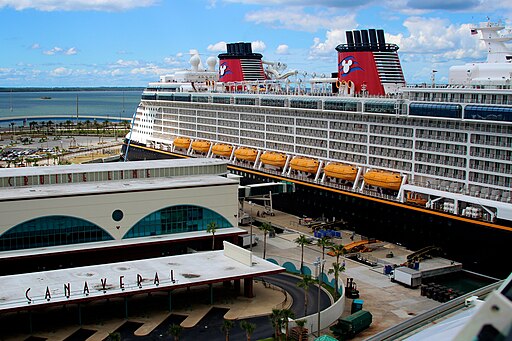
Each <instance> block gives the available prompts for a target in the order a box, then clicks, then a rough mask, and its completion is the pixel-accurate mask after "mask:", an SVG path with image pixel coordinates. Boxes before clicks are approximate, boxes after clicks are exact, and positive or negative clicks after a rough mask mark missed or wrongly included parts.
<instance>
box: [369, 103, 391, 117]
mask: <svg viewBox="0 0 512 341" xmlns="http://www.w3.org/2000/svg"><path fill="white" fill-rule="evenodd" d="M364 111H365V112H375V113H381V114H394V113H395V112H396V111H395V103H394V102H384V101H375V102H366V103H365V104H364Z"/></svg>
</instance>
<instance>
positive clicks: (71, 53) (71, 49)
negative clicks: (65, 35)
mask: <svg viewBox="0 0 512 341" xmlns="http://www.w3.org/2000/svg"><path fill="white" fill-rule="evenodd" d="M77 53H78V51H77V49H76V48H74V47H71V48H69V49H67V50H66V52H64V54H66V55H68V56H72V55H74V54H77Z"/></svg>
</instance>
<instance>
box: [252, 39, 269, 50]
mask: <svg viewBox="0 0 512 341" xmlns="http://www.w3.org/2000/svg"><path fill="white" fill-rule="evenodd" d="M251 44H252V51H253V52H264V51H265V49H266V48H267V45H265V43H264V42H262V41H261V40H256V41H253V42H252V43H251Z"/></svg>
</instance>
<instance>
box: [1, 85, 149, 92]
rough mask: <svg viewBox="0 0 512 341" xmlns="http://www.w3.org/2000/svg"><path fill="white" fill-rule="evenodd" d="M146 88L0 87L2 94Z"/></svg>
mask: <svg viewBox="0 0 512 341" xmlns="http://www.w3.org/2000/svg"><path fill="white" fill-rule="evenodd" d="M143 90H144V87H131V86H127V87H111V86H101V87H62V88H60V87H58V88H53V87H26V88H5V87H0V92H66V91H140V92H142V91H143Z"/></svg>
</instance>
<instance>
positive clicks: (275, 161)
mask: <svg viewBox="0 0 512 341" xmlns="http://www.w3.org/2000/svg"><path fill="white" fill-rule="evenodd" d="M261 162H263V163H264V164H266V165H272V166H277V167H284V165H285V164H286V155H284V154H281V153H275V152H265V153H263V155H261Z"/></svg>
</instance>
